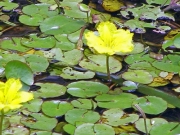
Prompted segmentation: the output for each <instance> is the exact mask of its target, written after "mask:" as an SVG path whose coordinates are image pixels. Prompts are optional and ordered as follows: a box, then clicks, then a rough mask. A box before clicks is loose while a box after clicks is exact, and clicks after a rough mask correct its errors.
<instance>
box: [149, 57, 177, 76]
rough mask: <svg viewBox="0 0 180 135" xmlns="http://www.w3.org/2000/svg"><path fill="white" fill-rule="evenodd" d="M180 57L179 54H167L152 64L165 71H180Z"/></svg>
mask: <svg viewBox="0 0 180 135" xmlns="http://www.w3.org/2000/svg"><path fill="white" fill-rule="evenodd" d="M179 61H180V57H179V55H171V54H169V55H167V56H165V57H164V58H163V60H161V61H154V62H153V63H152V65H153V66H154V67H156V68H157V69H160V70H163V71H167V72H175V73H177V72H179V71H180V64H179Z"/></svg>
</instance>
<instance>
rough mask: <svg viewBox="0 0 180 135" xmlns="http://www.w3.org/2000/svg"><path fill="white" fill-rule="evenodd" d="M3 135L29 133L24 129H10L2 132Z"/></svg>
mask: <svg viewBox="0 0 180 135" xmlns="http://www.w3.org/2000/svg"><path fill="white" fill-rule="evenodd" d="M3 133H4V134H5V135H11V134H13V135H29V134H30V131H29V130H28V129H27V128H25V127H10V128H8V130H5V131H4V132H3Z"/></svg>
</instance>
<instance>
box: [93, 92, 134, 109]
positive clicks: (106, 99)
mask: <svg viewBox="0 0 180 135" xmlns="http://www.w3.org/2000/svg"><path fill="white" fill-rule="evenodd" d="M136 98H137V96H135V95H133V94H129V93H121V94H120V95H109V94H102V95H99V96H97V97H96V98H95V100H96V101H97V105H98V106H99V107H102V108H121V109H125V108H130V107H131V104H132V102H133V101H134V100H135V99H136Z"/></svg>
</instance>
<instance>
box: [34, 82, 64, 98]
mask: <svg viewBox="0 0 180 135" xmlns="http://www.w3.org/2000/svg"><path fill="white" fill-rule="evenodd" d="M35 85H37V86H40V87H41V88H40V89H39V90H37V91H36V92H34V94H35V96H37V97H42V98H50V97H58V96H61V95H64V94H65V92H66V87H65V86H63V85H59V84H55V83H36V84H35Z"/></svg>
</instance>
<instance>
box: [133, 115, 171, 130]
mask: <svg viewBox="0 0 180 135" xmlns="http://www.w3.org/2000/svg"><path fill="white" fill-rule="evenodd" d="M164 123H168V122H167V121H166V120H165V119H162V118H153V119H148V118H146V125H147V130H148V132H149V131H150V130H151V129H152V127H153V126H158V125H160V124H164ZM142 125H145V124H144V119H143V118H140V119H139V120H138V121H136V122H135V126H136V128H137V129H138V130H139V131H141V132H144V133H146V130H145V126H142Z"/></svg>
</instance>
